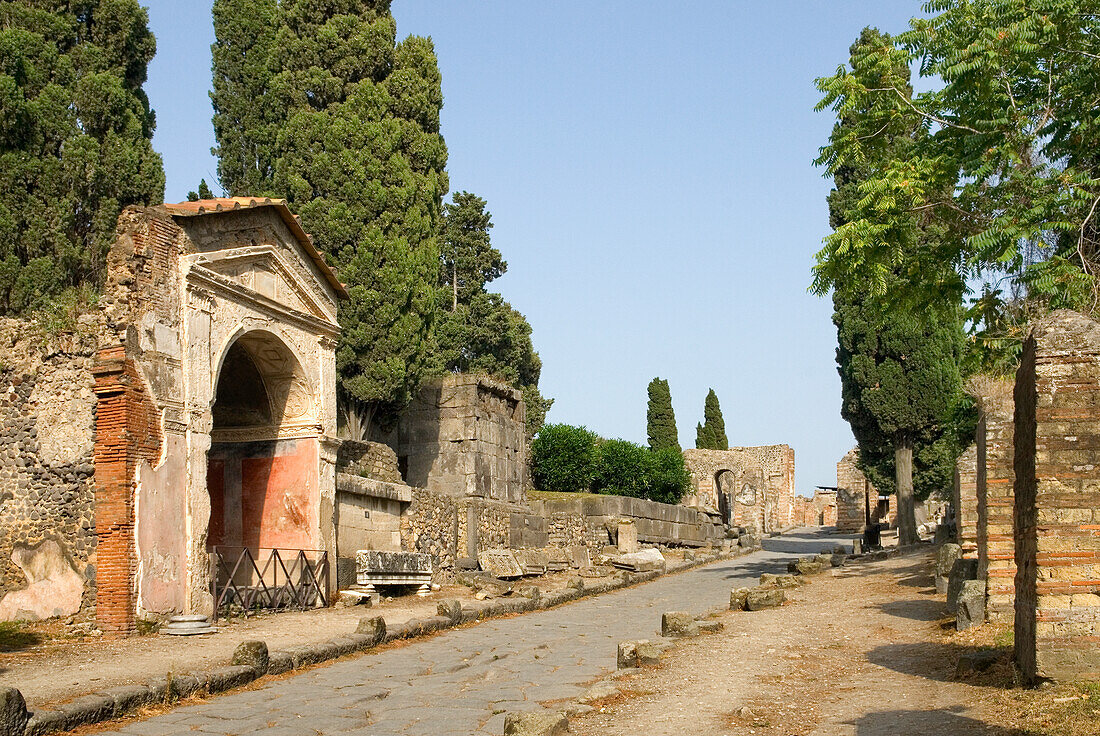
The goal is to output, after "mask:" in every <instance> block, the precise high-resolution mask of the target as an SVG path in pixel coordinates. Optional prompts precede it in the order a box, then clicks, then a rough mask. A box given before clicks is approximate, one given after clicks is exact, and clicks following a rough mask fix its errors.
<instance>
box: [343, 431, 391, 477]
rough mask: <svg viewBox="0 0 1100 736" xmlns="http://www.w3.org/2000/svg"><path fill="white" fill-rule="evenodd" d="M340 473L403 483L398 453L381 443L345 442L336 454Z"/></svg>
mask: <svg viewBox="0 0 1100 736" xmlns="http://www.w3.org/2000/svg"><path fill="white" fill-rule="evenodd" d="M336 468H337V470H338V471H339V472H344V473H350V474H352V475H359V476H362V477H364V478H373V479H374V480H380V481H383V482H385V483H403V482H404V481H402V480H401V472H400V471H399V470H398V465H397V453H395V452H394V451H393V449H392V448H390V447H389V446H387V445H383V444H382V443H380V442H356V441H354V440H343V441H341V443H340V449H339V450H338V451H337V454H336Z"/></svg>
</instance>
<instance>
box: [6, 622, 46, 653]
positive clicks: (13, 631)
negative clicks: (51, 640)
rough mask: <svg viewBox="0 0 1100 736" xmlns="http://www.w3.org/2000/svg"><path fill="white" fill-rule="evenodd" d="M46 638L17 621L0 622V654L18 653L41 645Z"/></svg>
mask: <svg viewBox="0 0 1100 736" xmlns="http://www.w3.org/2000/svg"><path fill="white" fill-rule="evenodd" d="M45 639H46V637H44V636H43V635H42V634H40V633H38V632H37V631H30V630H28V629H26V628H25V626H24V625H23V624H22V623H21V622H19V621H0V652H19V651H22V650H24V649H28V648H30V647H33V646H34V645H35V644H41V643H42V642H43V641H45Z"/></svg>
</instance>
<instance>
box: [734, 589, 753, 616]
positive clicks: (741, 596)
mask: <svg viewBox="0 0 1100 736" xmlns="http://www.w3.org/2000/svg"><path fill="white" fill-rule="evenodd" d="M748 597H749V588H736V589H734V590H731V591H730V610H731V611H744V610H745V602H746V601H747V600H748Z"/></svg>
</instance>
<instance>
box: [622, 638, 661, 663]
mask: <svg viewBox="0 0 1100 736" xmlns="http://www.w3.org/2000/svg"><path fill="white" fill-rule="evenodd" d="M660 661H661V654H660V649H659V648H658V647H657V646H656V645H654V644H653V643H652V642H650V641H649V640H648V639H640V640H638V641H621V642H619V650H618V655H617V657H616V663H617V665H618V668H619V669H620V670H624V669H632V668H635V667H644V666H647V665H654V664H657V663H658V662H660Z"/></svg>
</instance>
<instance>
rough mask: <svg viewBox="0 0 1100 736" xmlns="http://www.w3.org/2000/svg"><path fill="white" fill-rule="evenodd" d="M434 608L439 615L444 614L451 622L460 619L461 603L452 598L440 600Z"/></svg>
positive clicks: (457, 621) (454, 622) (458, 621)
mask: <svg viewBox="0 0 1100 736" xmlns="http://www.w3.org/2000/svg"><path fill="white" fill-rule="evenodd" d="M435 610H436V613H438V614H439V615H440V616H445V617H446V618H447V619H448V620H449V621H450V622H451V623H452V624H457V623H460V622H461V621H462V603H461V602H459V601H458V600H456V599H454V598H449V599H447V600H445V601H440V602H439V603H438V604H437V605H436V607H435Z"/></svg>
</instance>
